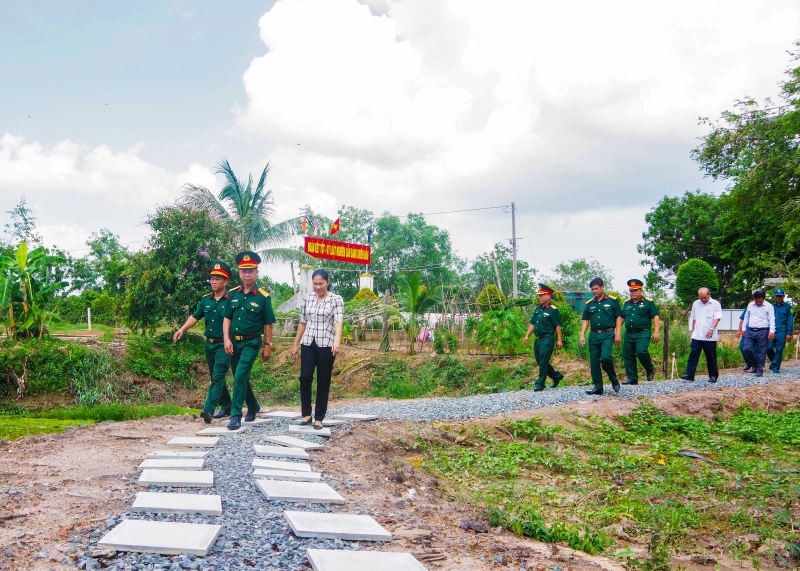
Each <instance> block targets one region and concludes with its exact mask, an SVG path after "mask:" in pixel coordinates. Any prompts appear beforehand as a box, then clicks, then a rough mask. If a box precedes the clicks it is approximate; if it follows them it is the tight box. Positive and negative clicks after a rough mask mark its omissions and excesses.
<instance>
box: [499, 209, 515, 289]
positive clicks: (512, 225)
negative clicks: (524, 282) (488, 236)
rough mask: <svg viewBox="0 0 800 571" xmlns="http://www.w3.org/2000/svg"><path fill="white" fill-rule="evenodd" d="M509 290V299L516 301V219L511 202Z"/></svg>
mask: <svg viewBox="0 0 800 571" xmlns="http://www.w3.org/2000/svg"><path fill="white" fill-rule="evenodd" d="M495 269H497V268H496V267H495ZM511 290H512V291H511V298H512V299H517V217H516V206H514V203H513V202H512V203H511Z"/></svg>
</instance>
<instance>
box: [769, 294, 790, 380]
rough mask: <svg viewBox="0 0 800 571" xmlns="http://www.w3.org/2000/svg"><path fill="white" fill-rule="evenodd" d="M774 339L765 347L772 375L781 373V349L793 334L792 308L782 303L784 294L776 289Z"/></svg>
mask: <svg viewBox="0 0 800 571" xmlns="http://www.w3.org/2000/svg"><path fill="white" fill-rule="evenodd" d="M774 295H775V305H773V307H774V308H775V339H771V340H770V341H769V344H768V345H767V358H768V359H769V360H770V363H769V370H770V371H772V372H773V373H780V372H781V363H782V362H783V349H784V348H785V347H786V344H787V343H788V342H789V341H791V340H792V333H793V332H794V315H793V314H792V306H791V304H789V303H786V301H784V300H785V299H786V292H785V291H783V290H782V289H780V288H778V289H776V290H775V293H774Z"/></svg>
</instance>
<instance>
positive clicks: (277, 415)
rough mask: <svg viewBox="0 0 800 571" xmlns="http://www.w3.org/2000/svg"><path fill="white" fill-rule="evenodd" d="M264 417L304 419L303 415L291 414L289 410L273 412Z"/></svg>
mask: <svg viewBox="0 0 800 571" xmlns="http://www.w3.org/2000/svg"><path fill="white" fill-rule="evenodd" d="M262 416H265V417H267V418H303V415H302V414H300V413H299V412H289V411H288V410H273V411H272V412H268V413H265V414H263V415H262Z"/></svg>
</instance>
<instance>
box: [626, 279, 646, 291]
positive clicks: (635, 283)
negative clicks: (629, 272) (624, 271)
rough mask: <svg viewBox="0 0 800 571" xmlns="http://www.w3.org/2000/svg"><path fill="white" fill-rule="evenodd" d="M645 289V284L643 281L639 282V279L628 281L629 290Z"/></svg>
mask: <svg viewBox="0 0 800 571" xmlns="http://www.w3.org/2000/svg"><path fill="white" fill-rule="evenodd" d="M643 287H644V282H643V281H642V280H637V279H632V280H628V288H629V289H642V288H643Z"/></svg>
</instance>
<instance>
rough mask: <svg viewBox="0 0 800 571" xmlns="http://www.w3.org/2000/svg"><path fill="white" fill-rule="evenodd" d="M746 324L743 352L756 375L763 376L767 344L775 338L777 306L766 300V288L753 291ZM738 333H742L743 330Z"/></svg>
mask: <svg viewBox="0 0 800 571" xmlns="http://www.w3.org/2000/svg"><path fill="white" fill-rule="evenodd" d="M744 326H745V327H746V328H747V332H746V333H745V334H744V348H743V349H742V353H744V356H745V360H746V361H747V364H748V365H751V366H752V372H753V373H755V374H756V377H763V376H764V362H765V361H766V358H767V345H769V342H770V341H772V340H773V339H775V308H774V307H772V304H771V303H768V302H767V301H765V300H764V290H761V289H757V290H756V291H754V292H753V301H751V302H750V303H749V304H748V305H747V311H746V312H745V314H744ZM737 335H741V331H740V332H739V333H737Z"/></svg>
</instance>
